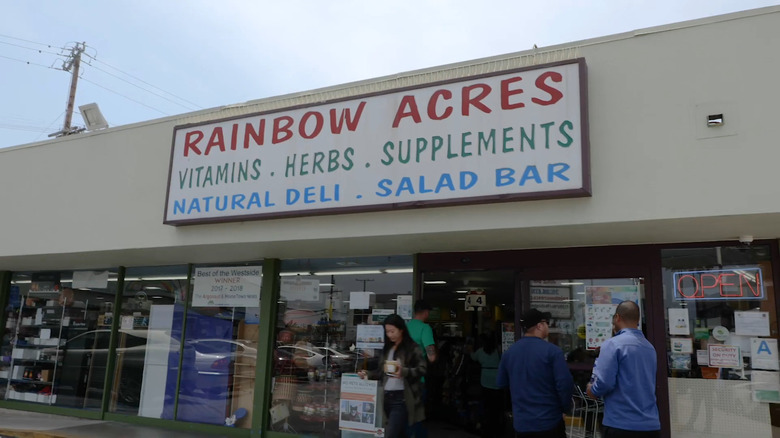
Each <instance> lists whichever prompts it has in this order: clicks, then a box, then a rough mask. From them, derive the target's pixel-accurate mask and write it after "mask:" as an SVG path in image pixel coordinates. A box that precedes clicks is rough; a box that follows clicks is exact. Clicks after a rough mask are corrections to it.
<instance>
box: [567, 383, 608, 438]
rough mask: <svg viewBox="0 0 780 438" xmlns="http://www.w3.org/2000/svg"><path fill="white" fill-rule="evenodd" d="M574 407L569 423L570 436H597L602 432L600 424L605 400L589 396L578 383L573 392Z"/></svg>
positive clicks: (591, 437)
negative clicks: (599, 427)
mask: <svg viewBox="0 0 780 438" xmlns="http://www.w3.org/2000/svg"><path fill="white" fill-rule="evenodd" d="M571 398H572V403H573V405H574V408H573V409H572V413H571V417H570V421H569V422H568V423H569V431H568V433H567V435H568V437H569V438H597V437H600V436H601V434H600V433H599V430H598V424H599V421H600V418H601V416H602V413H603V412H604V402H603V401H602V400H601V399H592V398H590V397H588V396H587V395H586V394H585V393H584V392H583V391H582V389H581V388H580V387H579V386H578V385H574V393H573V394H572V397H571Z"/></svg>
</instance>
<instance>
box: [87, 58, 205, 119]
mask: <svg viewBox="0 0 780 438" xmlns="http://www.w3.org/2000/svg"><path fill="white" fill-rule="evenodd" d="M84 55H85V56H86V57H88V58H90V59H92V60H94V61H96V62H99V63H101V64H103V65H105V66H107V67H109V68H112V69H114V70H116V71H118V72H119V73H122V74H123V75H127V76H129V77H131V78H133V79H135V80H136V81H138V82H141V83H143V84H145V85H148V86H150V87H152V88H154V89H156V90H159V91H162V92H163V93H165V94H168V95H170V96H173V97H175V98H176V99H179V100H181V101H183V102H187V103H188V104H190V105H192V106H194V107H195V108H197V109H203V107H202V106H200V105H198V104H197V103H194V102H191V101H189V100H187V99H185V98H183V97H179V96H177V95H175V94H173V93H171V92H168V91H165V90H163V89H162V88H159V87H156V86H154V85H152V84H150V83H148V82H146V81H144V80H143V79H141V78H138V77H136V76H133V75H131V74H130V73H127V72H124V71H122V70H121V69H119V68H117V67H114V66H112V65H110V64H107V63H105V62H103V61H101V60H99V59H97V58H96V57H94V56H92V55H89V54H87V53H85V54H84ZM89 65H90V66H91V67H93V68H97V67H95V66H93V65H91V64H89ZM101 71H102V70H101ZM106 73H107V72H106Z"/></svg>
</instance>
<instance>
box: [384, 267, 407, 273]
mask: <svg viewBox="0 0 780 438" xmlns="http://www.w3.org/2000/svg"><path fill="white" fill-rule="evenodd" d="M384 271H385V272H386V273H388V274H411V273H412V272H414V269H413V268H393V269H385V270H384Z"/></svg>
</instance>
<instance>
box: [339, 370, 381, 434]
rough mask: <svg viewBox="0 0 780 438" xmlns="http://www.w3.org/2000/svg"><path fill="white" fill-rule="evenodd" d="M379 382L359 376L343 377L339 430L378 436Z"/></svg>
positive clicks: (347, 375)
mask: <svg viewBox="0 0 780 438" xmlns="http://www.w3.org/2000/svg"><path fill="white" fill-rule="evenodd" d="M378 383H379V382H378V381H377V380H363V379H361V378H360V377H358V376H357V374H344V375H342V376H341V394H340V395H339V397H340V400H341V402H340V405H339V429H343V430H354V431H359V432H368V433H372V434H376V433H377V431H378V430H379V428H378V427H377V426H375V424H376V423H377V415H379V413H378V412H377V389H378Z"/></svg>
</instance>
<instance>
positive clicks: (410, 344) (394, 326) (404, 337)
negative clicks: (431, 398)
mask: <svg viewBox="0 0 780 438" xmlns="http://www.w3.org/2000/svg"><path fill="white" fill-rule="evenodd" d="M384 325H385V347H384V349H383V350H382V357H381V359H380V361H379V367H378V368H377V369H376V370H373V371H370V372H369V373H366V372H365V371H361V372H360V373H359V374H360V377H362V378H366V377H367V376H370V377H371V378H373V379H378V378H381V380H382V387H383V388H384V412H385V438H402V437H406V436H408V434H407V429H408V427H409V426H411V425H413V424H414V423H417V422H420V421H423V420H424V419H425V405H424V404H423V398H422V397H423V384H422V382H421V381H420V378H421V377H422V376H424V375H425V372H426V371H427V366H428V364H427V362H426V360H425V358H424V357H423V352H422V350H421V349H420V346H419V345H417V343H415V342H414V341H413V340H412V338H411V337H410V336H409V332H408V331H407V330H406V323H405V322H404V320H403V318H401V317H400V316H398V315H397V314H393V315H389V316H388V317H387V318H385V321H384Z"/></svg>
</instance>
